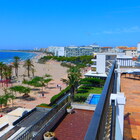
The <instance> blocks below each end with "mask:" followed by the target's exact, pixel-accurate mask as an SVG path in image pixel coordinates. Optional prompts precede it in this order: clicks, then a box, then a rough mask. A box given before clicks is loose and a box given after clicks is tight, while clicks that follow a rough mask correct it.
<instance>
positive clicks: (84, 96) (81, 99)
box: [74, 94, 88, 102]
mask: <svg viewBox="0 0 140 140" xmlns="http://www.w3.org/2000/svg"><path fill="white" fill-rule="evenodd" d="M87 97H88V94H75V95H74V102H85V101H86V99H87Z"/></svg>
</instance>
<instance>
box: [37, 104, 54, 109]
mask: <svg viewBox="0 0 140 140" xmlns="http://www.w3.org/2000/svg"><path fill="white" fill-rule="evenodd" d="M36 107H44V108H52V107H51V106H50V105H49V104H45V103H42V104H40V105H37V106H36Z"/></svg>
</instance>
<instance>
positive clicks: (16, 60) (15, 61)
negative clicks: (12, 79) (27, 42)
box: [13, 56, 20, 77]
mask: <svg viewBox="0 0 140 140" xmlns="http://www.w3.org/2000/svg"><path fill="white" fill-rule="evenodd" d="M19 60H20V57H18V56H15V57H14V62H13V66H14V68H15V75H16V76H17V77H18V68H19Z"/></svg>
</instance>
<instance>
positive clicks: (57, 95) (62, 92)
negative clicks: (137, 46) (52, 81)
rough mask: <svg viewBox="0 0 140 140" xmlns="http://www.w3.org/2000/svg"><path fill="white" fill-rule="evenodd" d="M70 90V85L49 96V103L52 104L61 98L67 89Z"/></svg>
mask: <svg viewBox="0 0 140 140" xmlns="http://www.w3.org/2000/svg"><path fill="white" fill-rule="evenodd" d="M69 90H70V86H68V87H66V88H65V89H64V90H62V91H61V92H60V93H58V94H56V95H54V96H53V97H52V98H51V100H50V101H51V103H50V105H53V104H55V103H56V102H57V101H58V100H59V99H60V98H62V97H63V96H64V95H65V94H66V93H67V92H68V91H69Z"/></svg>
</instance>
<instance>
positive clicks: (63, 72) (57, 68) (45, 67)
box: [0, 54, 67, 109]
mask: <svg viewBox="0 0 140 140" xmlns="http://www.w3.org/2000/svg"><path fill="white" fill-rule="evenodd" d="M42 56H44V54H38V55H37V56H35V57H34V58H33V59H32V62H33V65H34V69H35V73H34V75H35V76H44V75H45V74H50V75H51V76H52V79H53V80H52V81H51V82H50V83H49V84H48V87H47V86H46V87H45V88H44V92H45V94H44V97H42V96H41V94H40V93H39V90H38V89H39V88H38V89H36V90H32V91H31V92H30V93H29V94H30V97H31V98H30V99H31V100H30V101H27V100H24V99H15V100H14V104H13V106H15V107H16V106H17V107H24V108H29V109H32V108H34V107H36V106H37V105H38V104H41V103H46V104H49V103H50V99H51V97H52V96H54V95H56V94H58V93H59V92H60V88H58V87H57V84H58V85H61V87H62V89H64V88H65V87H66V85H65V84H64V83H62V81H61V78H67V68H66V67H62V66H61V65H60V64H61V63H60V62H57V61H54V60H50V61H48V62H46V63H45V64H39V63H37V60H38V59H39V58H41V57H42ZM23 65H24V62H20V66H19V70H18V73H19V77H18V79H17V81H18V82H16V83H14V84H13V86H15V85H22V81H23V75H27V70H26V69H25V67H23ZM13 75H15V73H14V69H13ZM31 76H32V73H31ZM25 78H28V77H25ZM9 86H10V85H9ZM25 86H27V85H25ZM4 88H6V86H5V87H2V85H1V84H0V94H1V95H2V94H3V93H4V92H3V89H4ZM32 88H33V87H32ZM16 96H18V97H19V96H22V95H21V94H16ZM10 106H11V105H10ZM10 106H9V107H10Z"/></svg>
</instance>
